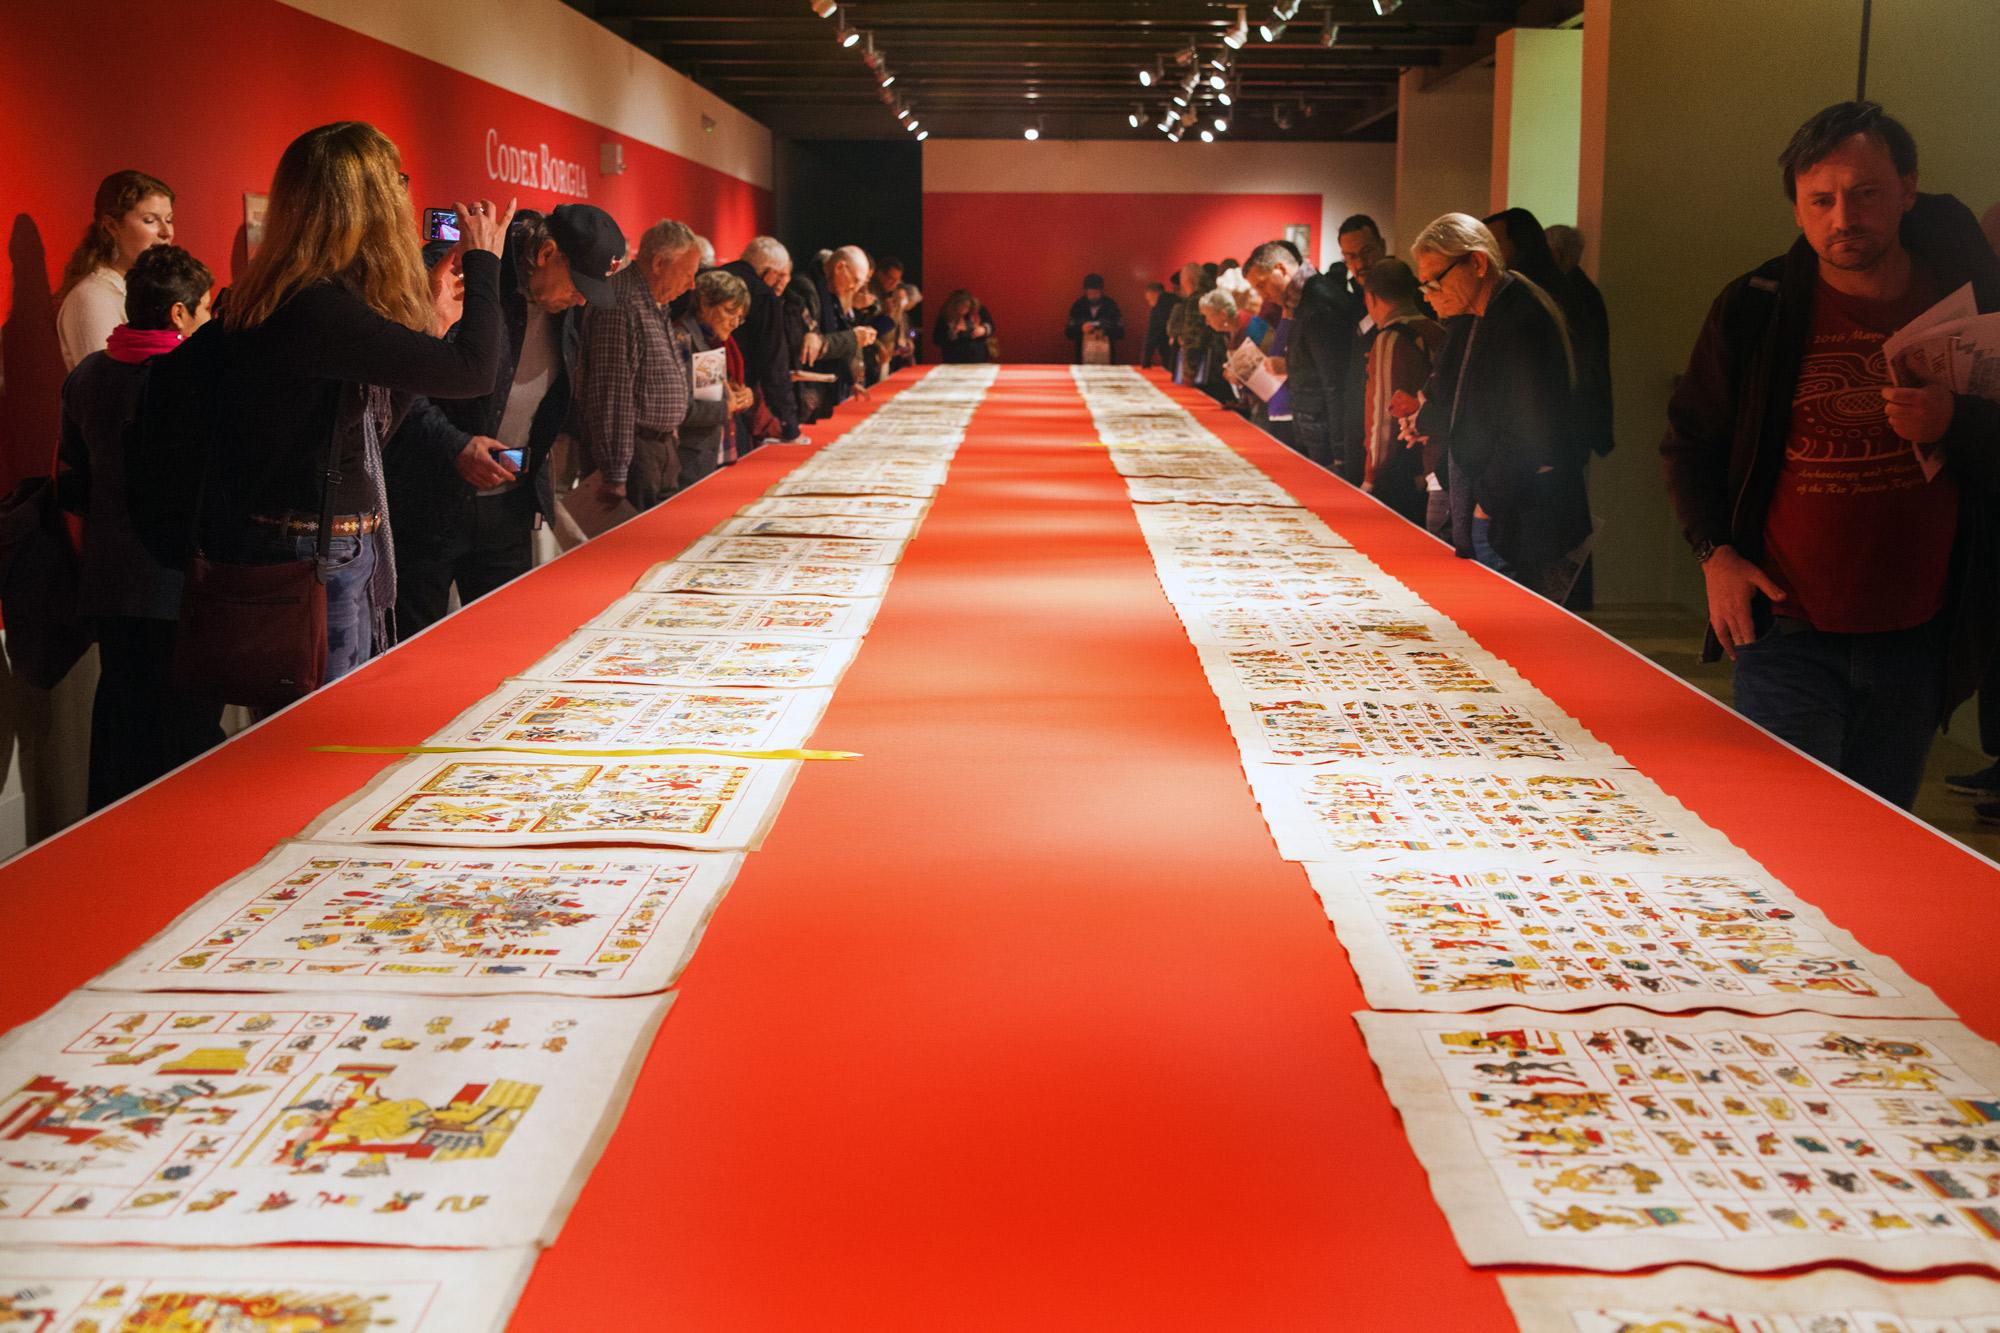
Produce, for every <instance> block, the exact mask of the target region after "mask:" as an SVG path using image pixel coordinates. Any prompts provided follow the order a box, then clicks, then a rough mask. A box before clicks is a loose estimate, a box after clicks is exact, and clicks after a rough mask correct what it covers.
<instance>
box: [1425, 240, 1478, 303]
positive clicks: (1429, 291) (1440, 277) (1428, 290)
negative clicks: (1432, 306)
mask: <svg viewBox="0 0 2000 1333" xmlns="http://www.w3.org/2000/svg"><path fill="white" fill-rule="evenodd" d="M1470 258H1472V251H1470V250H1467V251H1466V252H1465V253H1464V254H1462V255H1460V256H1459V257H1458V258H1456V259H1454V260H1452V261H1451V262H1450V263H1449V264H1446V265H1445V266H1444V267H1443V268H1441V269H1439V270H1438V273H1437V276H1436V277H1435V278H1432V279H1431V280H1430V281H1429V282H1421V283H1418V284H1417V290H1418V291H1420V292H1422V293H1423V294H1424V295H1425V296H1435V295H1436V294H1437V293H1438V292H1439V291H1441V290H1443V288H1444V275H1445V274H1447V273H1449V272H1451V271H1452V270H1453V269H1455V268H1457V267H1458V266H1459V265H1460V264H1463V263H1464V262H1465V261H1466V260H1468V259H1470Z"/></svg>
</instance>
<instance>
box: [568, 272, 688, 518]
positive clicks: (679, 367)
mask: <svg viewBox="0 0 2000 1333" xmlns="http://www.w3.org/2000/svg"><path fill="white" fill-rule="evenodd" d="M611 285H612V287H613V288H614V289H616V291H617V297H616V299H615V300H614V301H612V302H611V303H610V304H608V305H601V306H600V305H588V306H585V307H584V309H583V363H582V365H581V366H580V367H579V368H578V373H577V380H578V386H577V396H576V415H577V424H578V427H579V431H580V433H581V435H582V437H583V440H584V443H585V444H586V445H587V446H588V448H589V450H590V458H591V463H592V466H593V468H594V469H595V470H596V471H598V472H601V473H602V474H603V476H604V479H605V480H606V481H612V482H622V481H624V480H625V475H626V473H627V472H628V471H630V470H631V466H632V446H633V439H634V436H635V435H636V434H637V433H638V432H641V431H643V432H645V433H646V434H648V435H671V434H673V433H674V432H675V431H677V430H679V429H680V425H681V420H682V418H684V417H685V416H687V410H688V399H689V397H690V394H689V389H688V386H689V382H690V380H691V378H692V375H691V369H692V368H691V366H690V365H689V361H688V357H689V352H688V347H687V339H686V337H685V336H684V335H682V334H680V333H679V332H678V331H676V330H675V329H674V328H673V321H672V320H670V319H669V318H668V316H667V312H666V310H665V309H664V308H663V307H661V306H659V305H657V304H655V303H654V301H653V293H652V291H651V290H650V289H649V288H648V287H647V286H646V276H645V274H644V273H642V272H641V271H640V269H639V266H638V265H637V264H633V265H631V266H630V267H628V268H624V269H621V270H619V272H618V273H616V274H615V275H613V277H612V279H611Z"/></svg>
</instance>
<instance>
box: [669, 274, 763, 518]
mask: <svg viewBox="0 0 2000 1333" xmlns="http://www.w3.org/2000/svg"><path fill="white" fill-rule="evenodd" d="M749 313H750V289H749V288H748V287H746V286H745V285H744V283H743V279H741V278H739V277H737V276H736V275H735V274H734V273H731V272H730V271H729V270H728V269H721V268H712V269H709V270H708V271H707V272H705V273H703V274H701V275H700V276H699V277H697V278H696V279H695V280H694V300H693V301H692V302H690V303H689V305H688V311H687V313H686V314H684V315H682V316H681V319H680V325H681V331H682V332H683V333H685V334H687V336H688V341H689V342H690V343H691V344H692V345H693V347H694V351H695V355H696V356H700V355H701V354H702V353H704V352H721V353H722V377H721V380H720V381H719V382H718V381H716V380H715V379H713V378H708V379H706V380H704V377H703V376H702V375H701V374H700V373H697V374H696V376H695V381H694V395H693V397H692V398H691V399H690V401H689V402H688V412H687V416H685V417H684V418H682V419H681V439H680V445H681V463H680V468H681V470H680V482H679V485H678V487H676V489H677V490H686V489H687V488H688V487H690V486H692V485H694V484H695V483H696V482H698V481H700V480H701V479H702V478H703V477H706V476H707V475H708V474H709V473H711V472H713V471H715V470H716V469H717V468H719V467H721V466H722V465H723V464H724V463H727V462H734V461H735V454H734V450H733V449H731V447H730V433H731V423H732V421H733V420H734V418H735V416H736V414H737V413H738V412H743V411H746V410H748V408H749V407H750V404H751V403H752V402H753V401H755V399H756V395H755V394H753V393H751V392H750V390H749V389H747V388H745V387H744V384H743V356H742V354H741V353H740V352H738V351H737V349H736V342H735V339H733V338H732V337H731V336H730V335H731V334H733V333H735V332H736V329H737V326H738V325H740V324H742V323H743V317H744V316H745V315H747V314H749ZM711 359H712V358H711ZM710 395H713V396H710Z"/></svg>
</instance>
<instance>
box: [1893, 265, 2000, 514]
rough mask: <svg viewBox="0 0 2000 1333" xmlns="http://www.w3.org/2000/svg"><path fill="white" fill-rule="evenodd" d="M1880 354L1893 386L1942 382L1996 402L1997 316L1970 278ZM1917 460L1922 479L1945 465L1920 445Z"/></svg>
mask: <svg viewBox="0 0 2000 1333" xmlns="http://www.w3.org/2000/svg"><path fill="white" fill-rule="evenodd" d="M1882 356H1883V358H1884V359H1885V360H1886V361H1887V362H1888V365H1889V381H1890V383H1892V384H1896V385H1901V386H1909V385H1917V384H1941V385H1943V386H1944V387H1945V388H1947V389H1950V390H1951V391H1952V392H1953V393H1965V394H1971V395H1973V396H1974V397H1978V398H1990V399H1992V400H1994V401H1996V402H2000V314H1990V315H1982V314H1980V313H1979V307H1978V305H1977V304H1976V303H1975V302H1974V300H1973V296H1972V284H1971V283H1969V282H1968V283H1967V284H1965V286H1963V287H1960V288H1959V289H1958V290H1957V291H1955V292H1953V293H1952V294H1951V295H1950V296H1947V297H1945V299H1944V300H1942V301H1939V302H1938V303H1937V304H1936V305H1934V306H1932V307H1931V308H1930V309H1929V310H1926V311H1925V312H1924V313H1923V314H1921V315H1918V316H1917V317H1916V318H1915V319H1913V320H1911V321H1910V322H1909V323H1908V324H1905V325H1904V326H1903V327H1902V328H1900V329H1898V330H1896V332H1895V333H1893V334H1891V335H1890V337H1889V340H1888V341H1887V342H1885V343H1883V344H1882ZM1917 459H1918V461H1919V462H1921V463H1922V464H1923V466H1924V475H1925V477H1926V478H1928V477H1932V476H1935V475H1936V474H1937V471H1938V469H1939V468H1940V467H1942V466H1943V464H1944V460H1943V458H1942V456H1941V455H1940V454H1939V453H1938V451H1937V450H1935V449H1932V450H1929V451H1928V452H1927V451H1926V450H1925V449H1924V448H1922V447H1921V446H1919V447H1917Z"/></svg>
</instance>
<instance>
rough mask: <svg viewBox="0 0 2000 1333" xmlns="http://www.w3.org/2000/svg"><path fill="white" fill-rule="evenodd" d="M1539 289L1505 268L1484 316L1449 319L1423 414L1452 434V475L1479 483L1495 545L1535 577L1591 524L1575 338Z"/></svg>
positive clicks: (1440, 436)
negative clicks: (1578, 421) (1577, 421)
mask: <svg viewBox="0 0 2000 1333" xmlns="http://www.w3.org/2000/svg"><path fill="white" fill-rule="evenodd" d="M1537 291H1538V289H1537V288H1536V287H1535V286H1534V284H1532V283H1531V282H1529V281H1528V280H1527V279H1526V278H1523V277H1521V276H1519V275H1518V274H1514V273H1503V274H1502V275H1501V282H1500V287H1499V290H1497V291H1496V292H1494V293H1493V297H1492V299H1491V300H1490V301H1489V302H1487V306H1486V313H1485V314H1484V315H1482V316H1480V317H1478V318H1476V319H1475V318H1474V317H1472V316H1470V315H1460V316H1458V317H1456V318H1454V319H1452V320H1450V321H1448V322H1447V323H1446V325H1445V331H1446V334H1447V335H1448V336H1447V338H1446V341H1445V346H1444V351H1443V353H1442V354H1441V355H1440V356H1439V357H1438V360H1437V364H1436V366H1435V367H1434V368H1433V369H1432V371H1431V379H1430V383H1429V384H1428V385H1427V386H1425V389H1424V399H1425V401H1424V408H1423V411H1422V412H1421V413H1419V414H1418V417H1417V429H1418V431H1419V432H1420V433H1422V434H1424V435H1428V436H1430V437H1431V439H1432V440H1434V441H1442V442H1443V443H1444V447H1445V454H1446V458H1447V460H1448V466H1449V470H1450V474H1451V476H1450V481H1449V482H1448V483H1447V484H1448V485H1450V486H1452V487H1454V488H1455V487H1458V486H1460V485H1469V486H1471V488H1472V496H1473V500H1474V502H1475V503H1477V504H1478V505H1479V506H1481V507H1482V508H1484V509H1485V510H1486V512H1487V514H1488V515H1490V516H1491V518H1492V520H1493V531H1492V542H1493V548H1494V549H1495V550H1497V551H1498V552H1499V553H1500V555H1501V558H1502V559H1504V560H1506V561H1507V563H1508V564H1509V565H1512V566H1514V567H1515V568H1516V569H1517V570H1518V571H1520V572H1521V573H1522V574H1523V577H1524V579H1525V580H1526V581H1529V582H1533V581H1534V574H1533V571H1535V570H1538V569H1541V568H1543V567H1544V566H1546V565H1547V564H1548V563H1549V562H1550V561H1552V560H1554V559H1555V558H1557V557H1559V556H1561V555H1562V554H1563V553H1565V552H1567V551H1569V550H1570V549H1571V548H1572V547H1574V546H1575V545H1576V544H1577V543H1578V542H1580V541H1582V540H1583V539H1584V537H1586V536H1587V535H1589V532H1590V502H1589V499H1588V497H1587V495H1586V494H1585V492H1584V487H1583V455H1582V450H1581V448H1580V447H1579V445H1578V444H1577V442H1576V438H1575V435H1576V432H1575V426H1574V418H1575V396H1574V392H1573V380H1572V371H1571V356H1570V350H1569V346H1568V340H1567V338H1566V337H1565V336H1564V333H1563V326H1562V322H1561V320H1560V319H1559V318H1558V316H1557V315H1556V314H1554V313H1551V310H1550V307H1549V306H1547V305H1544V304H1543V300H1544V297H1545V296H1546V294H1545V293H1544V294H1543V295H1540V296H1538V295H1537V294H1536V293H1537ZM1546 299H1548V300H1549V301H1550V302H1551V303H1553V301H1554V298H1553V297H1547V298H1546Z"/></svg>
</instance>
